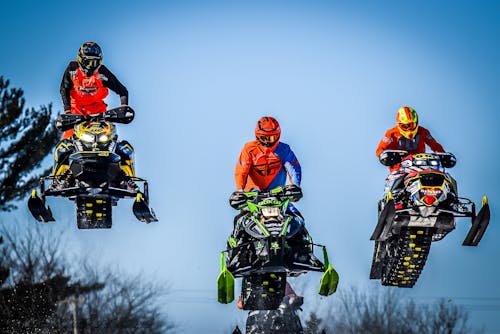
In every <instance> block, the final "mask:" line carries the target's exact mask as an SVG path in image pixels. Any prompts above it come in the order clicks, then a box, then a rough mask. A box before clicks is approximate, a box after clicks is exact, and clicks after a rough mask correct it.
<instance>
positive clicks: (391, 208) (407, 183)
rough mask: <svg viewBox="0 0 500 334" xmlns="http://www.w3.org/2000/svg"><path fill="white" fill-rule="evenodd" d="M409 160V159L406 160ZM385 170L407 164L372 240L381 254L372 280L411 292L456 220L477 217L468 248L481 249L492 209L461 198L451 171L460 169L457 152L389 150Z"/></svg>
mask: <svg viewBox="0 0 500 334" xmlns="http://www.w3.org/2000/svg"><path fill="white" fill-rule="evenodd" d="M403 157H406V158H405V159H404V160H402V159H403ZM380 162H381V163H382V164H383V165H385V166H393V165H396V164H398V163H400V164H401V166H402V168H403V171H404V177H402V178H397V179H396V180H395V182H394V183H393V184H392V185H391V188H390V189H389V190H390V191H388V192H387V196H386V197H385V198H384V199H382V200H381V201H379V204H378V223H377V226H376V227H375V230H374V232H373V234H372V236H371V240H374V241H375V250H374V254H373V262H372V267H371V272H370V278H371V279H380V280H381V282H382V285H388V286H397V287H406V288H411V287H413V286H414V285H415V283H416V281H417V279H418V277H419V276H420V273H421V272H422V269H423V267H424V265H425V262H426V260H427V256H428V254H429V251H430V247H431V243H432V242H433V241H439V240H441V239H443V238H444V237H445V236H446V235H447V234H448V233H449V232H451V231H452V230H454V229H455V219H456V218H460V217H467V218H471V222H472V226H471V227H470V230H469V232H468V234H467V236H466V237H465V240H464V242H463V245H464V246H477V245H478V244H479V242H480V241H481V238H482V237H483V235H484V232H485V231H486V228H487V227H488V224H489V221H490V208H489V205H488V199H487V198H486V196H484V197H483V201H482V208H481V210H480V211H479V213H477V214H476V207H475V204H474V203H473V202H472V201H471V200H469V199H467V198H463V197H459V196H458V191H457V185H456V182H455V180H454V179H453V178H452V177H451V176H450V175H449V174H448V173H447V172H446V168H451V167H453V166H455V164H456V159H455V156H454V155H453V154H451V153H424V154H415V155H412V156H411V159H410V158H408V152H406V151H399V150H387V151H384V152H382V154H381V155H380Z"/></svg>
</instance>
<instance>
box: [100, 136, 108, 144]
mask: <svg viewBox="0 0 500 334" xmlns="http://www.w3.org/2000/svg"><path fill="white" fill-rule="evenodd" d="M99 141H100V142H101V143H105V142H107V141H109V137H108V135H101V136H99Z"/></svg>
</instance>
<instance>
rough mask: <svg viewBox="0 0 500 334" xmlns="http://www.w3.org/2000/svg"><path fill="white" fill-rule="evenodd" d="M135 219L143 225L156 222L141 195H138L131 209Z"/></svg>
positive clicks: (152, 212)
mask: <svg viewBox="0 0 500 334" xmlns="http://www.w3.org/2000/svg"><path fill="white" fill-rule="evenodd" d="M132 211H133V212H134V215H135V217H136V218H137V219H138V220H140V221H141V222H144V223H151V222H156V221H158V218H156V215H155V213H154V211H153V209H152V208H150V207H149V205H148V203H147V201H146V199H145V198H144V196H143V194H142V193H138V194H137V196H136V198H135V202H134V205H133V207H132Z"/></svg>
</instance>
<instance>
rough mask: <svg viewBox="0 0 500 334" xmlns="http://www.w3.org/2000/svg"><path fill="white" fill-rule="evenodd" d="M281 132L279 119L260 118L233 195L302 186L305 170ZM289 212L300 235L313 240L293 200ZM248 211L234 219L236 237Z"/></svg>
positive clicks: (244, 152) (237, 172)
mask: <svg viewBox="0 0 500 334" xmlns="http://www.w3.org/2000/svg"><path fill="white" fill-rule="evenodd" d="M280 135H281V129H280V125H279V123H278V121H277V120H276V119H274V118H273V117H270V116H266V117H262V118H260V119H259V121H258V122H257V125H256V127H255V137H256V139H255V140H253V141H251V142H248V143H246V144H245V145H244V147H243V149H242V151H241V153H240V156H239V159H238V163H237V164H236V169H235V173H234V178H235V181H236V192H235V193H234V194H238V193H241V192H242V191H253V190H259V191H269V190H271V189H274V188H276V187H278V186H284V185H286V184H291V185H296V186H300V181H301V178H302V171H301V167H300V164H299V161H298V160H297V158H296V156H295V154H294V153H293V151H292V150H291V148H290V146H288V145H287V144H285V143H283V142H280V141H279V139H280ZM288 211H289V213H290V214H292V215H293V217H294V221H295V222H296V223H297V224H299V226H302V228H301V232H299V233H298V236H297V238H302V239H303V240H306V242H310V237H309V234H308V233H307V230H306V229H305V227H304V218H303V217H302V215H301V214H300V212H299V211H298V210H297V209H296V208H295V206H293V205H292V204H291V203H290V204H289V207H288ZM245 214H246V212H242V213H240V214H238V215H237V216H236V218H235V230H234V231H233V237H234V238H237V237H238V236H237V234H238V230H239V229H238V227H239V225H240V223H242V222H243V221H242V219H244V216H245Z"/></svg>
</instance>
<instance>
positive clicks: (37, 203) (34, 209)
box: [28, 190, 55, 223]
mask: <svg viewBox="0 0 500 334" xmlns="http://www.w3.org/2000/svg"><path fill="white" fill-rule="evenodd" d="M28 209H29V210H30V212H31V214H32V215H33V217H35V219H36V220H38V221H39V222H44V223H47V222H53V221H55V219H54V217H53V216H52V211H51V210H50V207H49V206H45V198H43V199H42V198H40V197H39V196H38V193H37V191H36V190H33V191H32V192H31V196H30V198H29V199H28Z"/></svg>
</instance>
